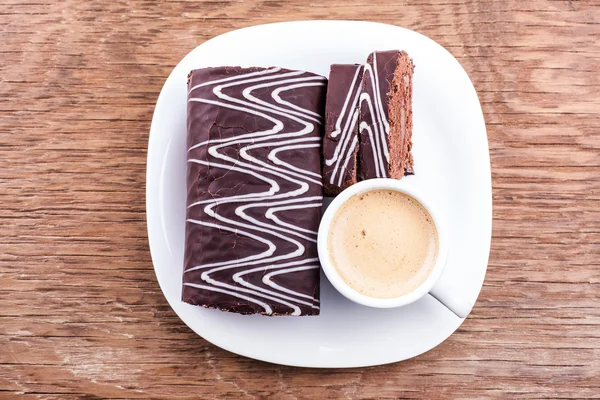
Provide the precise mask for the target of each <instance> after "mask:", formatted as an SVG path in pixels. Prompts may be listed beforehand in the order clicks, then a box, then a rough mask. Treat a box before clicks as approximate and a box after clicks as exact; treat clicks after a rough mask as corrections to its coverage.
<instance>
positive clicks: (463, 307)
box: [429, 282, 473, 318]
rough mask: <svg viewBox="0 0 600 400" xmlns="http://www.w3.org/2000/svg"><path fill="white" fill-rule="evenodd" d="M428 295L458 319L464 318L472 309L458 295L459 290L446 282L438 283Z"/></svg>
mask: <svg viewBox="0 0 600 400" xmlns="http://www.w3.org/2000/svg"><path fill="white" fill-rule="evenodd" d="M429 294H430V295H432V296H433V297H434V298H435V299H436V300H437V301H439V302H440V303H442V304H443V305H444V306H446V308H448V309H449V310H450V311H452V312H453V313H454V314H456V315H457V316H458V317H459V318H466V317H467V315H469V313H470V312H471V309H472V308H473V304H471V302H470V301H468V300H467V299H465V298H463V297H462V296H461V295H460V290H459V289H457V288H456V287H454V286H452V285H451V284H448V283H447V282H442V283H439V282H438V283H437V284H436V285H435V286H434V287H433V289H431V291H430V292H429Z"/></svg>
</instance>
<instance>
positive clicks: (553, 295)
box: [0, 0, 600, 399]
mask: <svg viewBox="0 0 600 400" xmlns="http://www.w3.org/2000/svg"><path fill="white" fill-rule="evenodd" d="M301 19H368V20H373V21H380V22H385V23H390V24H395V25H401V26H404V27H407V28H410V29H414V30H416V31H418V32H421V33H423V34H425V35H427V36H429V37H431V38H432V39H434V40H436V41H437V42H439V43H440V44H442V45H443V46H445V47H446V48H447V49H448V50H449V51H450V52H451V53H452V54H453V55H454V56H455V57H456V58H457V59H458V60H459V61H460V62H461V63H462V65H463V66H464V68H465V69H466V71H467V72H468V73H469V75H470V76H471V79H472V80H473V83H474V85H475V88H476V89H477V92H478V94H479V98H480V100H481V104H482V107H483V111H484V114H485V119H486V123H487V130H488V137H489V144H490V155H491V162H492V175H493V201H494V221H493V226H494V228H493V240H492V250H491V256H490V262H489V267H488V273H487V277H486V280H485V285H484V287H483V290H482V291H481V295H480V297H479V300H478V302H477V304H476V306H475V308H474V310H473V312H472V314H471V315H470V316H469V318H468V319H467V320H466V321H465V323H464V324H463V325H462V326H461V327H460V329H459V330H458V331H457V332H456V333H455V334H454V335H452V336H451V337H450V338H449V339H448V340H447V341H446V342H444V343H443V344H441V345H440V346H438V347H437V348H435V349H434V350H431V351H430V352H428V353H426V354H423V355H421V356H419V357H417V358H415V359H412V360H409V361H405V362H401V363H396V364H392V365H385V366H379V367H371V368H360V369H350V370H343V369H337V370H317V369H301V368H292V367H282V366H277V365H272V364H267V363H263V362H258V361H254V360H250V359H246V358H243V357H240V356H237V355H234V354H230V353H228V352H227V351H224V350H221V349H219V348H217V347H215V346H213V345H211V344H209V343H207V342H206V341H205V340H203V339H202V338H200V337H198V336H197V335H196V334H194V333H193V332H192V331H191V330H190V329H188V328H187V327H186V326H185V325H184V324H183V323H182V322H181V321H180V320H179V319H178V318H177V316H176V315H175V313H174V312H173V311H172V310H171V309H170V307H169V306H168V304H167V302H166V301H165V299H164V297H163V295H162V293H161V291H160V289H159V287H158V283H157V281H156V278H155V275H154V271H153V268H152V263H151V259H150V253H149V249H148V242H147V236H146V221H145V208H144V203H145V192H144V190H145V168H146V165H145V164H146V146H147V142H148V133H149V128H150V120H151V117H152V112H153V108H154V104H155V101H156V98H157V96H158V93H159V91H160V89H161V87H162V85H163V83H164V81H165V79H166V77H167V75H168V74H169V72H170V71H171V69H172V68H173V67H174V66H175V65H176V64H177V62H179V60H180V59H181V58H182V57H183V56H184V55H185V54H186V53H188V52H189V51H190V50H192V49H193V48H194V47H196V46H197V45H199V44H201V43H202V42H204V41H205V40H207V39H209V38H211V37H213V36H215V35H219V34H221V33H224V32H227V31H230V30H232V29H237V28H241V27H245V26H249V25H256V24H262V23H268V22H275V21H286V20H301ZM599 22H600V3H599V2H597V1H583V0H582V1H558V0H555V1H542V0H537V1H494V2H492V1H481V2H479V1H465V0H452V1H450V0H442V1H435V0H431V1H428V2H421V1H416V0H409V1H388V0H377V1H368V0H360V1H350V0H335V1H329V2H325V1H323V2H320V1H319V2H317V1H312V2H308V1H302V0H294V1H267V0H264V1H239V0H238V1H236V0H222V1H212V0H211V1H195V2H188V1H175V0H170V1H163V2H156V3H155V2H151V1H138V0H129V1H114V2H112V1H111V2H103V1H85V0H71V1H64V2H57V1H50V0H36V1H30V0H3V1H2V4H1V5H0V25H1V34H0V53H1V56H0V58H1V61H0V68H1V82H2V83H1V85H0V113H1V118H0V160H1V162H2V167H1V168H0V224H1V227H0V398H2V399H5V398H6V399H10V398H24V399H28V398H49V399H50V398H56V399H71V398H94V399H95V398H142V397H153V398H204V399H211V398H215V399H216V398H218V399H221V398H240V399H244V398H249V399H250V398H267V397H273V398H282V399H295V398H307V397H309V398H315V399H317V398H337V397H341V398H348V399H355V398H396V397H402V398H426V399H441V398H461V399H463V398H488V397H499V398H576V397H586V398H591V397H596V398H600V24H599ZM449 168H451V166H449Z"/></svg>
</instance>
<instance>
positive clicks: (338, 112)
mask: <svg viewBox="0 0 600 400" xmlns="http://www.w3.org/2000/svg"><path fill="white" fill-rule="evenodd" d="M363 70H364V68H363V66H362V65H358V64H333V65H332V66H331V69H330V72H329V83H328V85H327V103H326V105H325V137H324V138H323V186H324V192H325V195H326V196H335V195H337V194H338V193H339V192H341V191H342V190H343V189H345V188H347V187H348V186H350V185H352V184H354V183H356V174H357V165H356V163H357V154H358V116H359V108H358V102H359V97H360V86H361V81H362V77H363Z"/></svg>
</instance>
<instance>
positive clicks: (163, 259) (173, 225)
mask: <svg viewBox="0 0 600 400" xmlns="http://www.w3.org/2000/svg"><path fill="white" fill-rule="evenodd" d="M389 49H404V50H406V51H408V53H409V55H410V56H411V57H412V58H413V60H414V63H415V65H416V68H415V75H414V105H413V106H414V133H413V141H414V159H415V171H416V175H415V176H413V177H408V178H405V179H407V180H409V181H410V183H411V184H413V185H415V186H418V187H419V189H421V191H422V192H425V194H426V195H430V196H433V198H434V199H435V201H436V203H437V204H438V207H439V208H440V211H441V212H442V213H443V214H444V216H445V219H446V220H447V224H448V229H449V234H450V254H449V256H448V264H447V268H446V269H447V271H448V272H449V273H450V274H446V276H450V277H449V278H447V282H446V283H448V284H453V285H454V286H455V287H456V290H458V291H460V292H461V293H462V294H463V295H464V296H466V297H467V298H468V299H469V300H471V301H472V302H473V303H474V302H475V300H476V299H477V296H478V295H479V291H480V290H481V286H482V285H483V279H484V277H485V271H486V267H487V262H488V256H489V250H490V241H491V231H492V188H491V172H490V161H489V153H488V144H487V136H486V131H485V123H484V120H483V114H482V112H481V106H480V105H479V101H478V99H477V94H476V93H475V89H474V88H473V85H472V84H471V81H470V80H469V77H468V76H467V74H466V72H465V71H464V70H463V68H462V67H461V66H460V64H459V63H458V61H456V59H455V58H454V57H452V55H450V53H449V52H448V51H446V50H445V49H444V48H442V47H441V46H440V45H439V44H437V43H435V42H434V41H432V40H431V39H428V38H427V37H425V36H423V35H420V34H418V33H416V32H413V31H410V30H407V29H404V28H400V27H396V26H391V25H383V24H376V23H368V22H343V21H306V22H289V23H279V24H272V25H262V26H255V27H251V28H246V29H241V30H237V31H234V32H229V33H226V34H224V35H221V36H218V37H216V38H214V39H211V40H209V41H207V42H206V43H204V44H202V45H201V46H199V47H197V48H196V49H194V50H193V51H192V52H191V53H190V54H188V55H187V56H186V57H185V58H184V59H183V60H182V61H181V62H180V63H179V64H178V65H177V67H175V69H174V70H173V72H172V73H171V75H170V76H169V78H168V79H167V81H166V83H165V85H164V87H163V89H162V91H161V93H160V96H159V98H158V101H157V103H156V109H155V111H154V117H153V119H152V127H151V129H150V141H149V145H148V170H147V182H146V185H147V186H146V196H147V198H146V207H147V218H148V237H149V241H150V250H151V252H152V260H153V262H154V269H155V271H156V276H157V278H158V282H159V284H160V287H161V289H162V291H163V293H164V294H165V297H166V298H167V301H168V302H169V304H170V305H171V307H172V308H173V310H174V311H175V312H176V313H177V315H179V317H180V318H181V319H182V320H183V322H185V323H186V324H187V325H188V326H189V327H190V328H192V329H193V330H194V331H195V332H196V333H198V334H199V335H201V336H202V337H203V338H205V339H206V340H208V341H210V342H212V343H214V344H215V345H217V346H220V347H222V348H224V349H226V350H229V351H231V352H234V353H238V354H241V355H244V356H248V357H252V358H256V359H260V360H264V361H269V362H273V363H278V364H286V365H296V366H307V367H359V366H368V365H377V364H384V363H389V362H394V361H400V360H404V359H407V358H410V357H414V356H416V355H418V354H421V353H423V352H425V351H428V350H430V349H432V348H433V347H435V346H437V345H438V344H440V343H441V342H442V341H444V340H445V339H446V338H447V337H448V336H450V335H451V334H452V332H454V331H455V330H456V329H457V328H458V327H459V326H460V324H461V323H462V321H463V320H461V319H459V318H458V317H456V316H455V315H454V314H453V313H452V312H450V311H449V310H448V309H446V308H445V307H444V306H442V305H441V304H440V303H438V302H437V301H436V300H435V299H433V298H432V297H431V296H429V295H427V296H425V297H424V298H422V299H421V300H419V301H418V302H416V303H413V304H411V305H409V306H406V307H403V308H401V309H379V310H378V309H370V308H366V307H362V306H359V305H356V304H354V303H351V302H350V301H349V300H346V299H345V298H343V297H342V296H341V295H340V294H339V293H337V292H336V291H335V290H334V289H333V288H332V286H331V285H330V284H329V282H328V281H327V280H326V279H325V277H324V275H321V276H322V280H323V281H322V284H321V293H322V295H321V296H322V297H321V305H322V307H321V315H320V316H318V317H271V318H269V317H264V316H259V315H255V316H242V315H235V314H231V313H225V312H220V311H217V310H206V309H203V308H200V307H194V306H191V305H188V304H185V303H182V302H181V301H180V298H181V279H182V269H183V248H184V226H185V193H186V189H185V185H186V146H185V144H186V77H187V74H188V72H189V71H190V70H192V69H194V68H199V67H206V66H218V65H241V66H264V67H267V66H273V65H274V66H280V67H285V68H293V69H300V70H306V71H311V72H315V73H318V74H321V75H324V76H327V75H328V73H329V65H330V64H332V63H362V62H364V61H365V60H366V57H367V54H368V53H370V52H372V51H374V50H389Z"/></svg>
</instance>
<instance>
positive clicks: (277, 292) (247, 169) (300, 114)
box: [182, 67, 326, 315]
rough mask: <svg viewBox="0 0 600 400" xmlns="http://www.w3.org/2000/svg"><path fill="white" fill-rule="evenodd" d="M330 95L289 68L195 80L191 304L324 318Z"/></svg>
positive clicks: (202, 73)
mask: <svg viewBox="0 0 600 400" xmlns="http://www.w3.org/2000/svg"><path fill="white" fill-rule="evenodd" d="M325 88H326V79H325V78H323V77H321V76H318V75H315V74H312V73H308V72H302V71H292V70H286V69H281V68H240V67H216V68H205V69H199V70H194V71H192V72H191V73H190V76H189V81H188V121H187V123H188V153H187V158H188V175H187V187H188V196H187V206H188V207H187V219H186V238H185V261H184V262H185V265H184V274H183V294H182V300H183V301H185V302H187V303H190V304H195V305H200V306H204V307H209V308H218V309H221V310H225V311H231V312H237V313H241V314H254V313H261V314H267V315H314V314H318V313H319V262H318V256H317V247H316V241H317V229H318V225H319V221H320V217H321V205H322V195H323V187H322V176H321V140H322V116H323V107H324V101H325Z"/></svg>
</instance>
